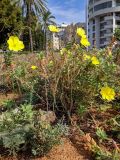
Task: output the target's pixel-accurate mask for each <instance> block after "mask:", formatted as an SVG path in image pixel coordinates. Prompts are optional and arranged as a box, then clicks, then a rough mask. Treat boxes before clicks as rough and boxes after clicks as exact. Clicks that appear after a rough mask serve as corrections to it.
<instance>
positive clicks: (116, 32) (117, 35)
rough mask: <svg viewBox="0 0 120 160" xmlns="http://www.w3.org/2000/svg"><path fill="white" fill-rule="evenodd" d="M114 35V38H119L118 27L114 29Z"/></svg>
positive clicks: (119, 29) (119, 30) (119, 31)
mask: <svg viewBox="0 0 120 160" xmlns="http://www.w3.org/2000/svg"><path fill="white" fill-rule="evenodd" d="M114 37H115V38H116V40H120V28H116V29H115V32H114Z"/></svg>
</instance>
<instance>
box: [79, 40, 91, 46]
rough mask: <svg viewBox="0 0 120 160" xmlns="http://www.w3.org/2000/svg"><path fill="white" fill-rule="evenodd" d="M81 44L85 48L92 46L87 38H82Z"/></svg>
mask: <svg viewBox="0 0 120 160" xmlns="http://www.w3.org/2000/svg"><path fill="white" fill-rule="evenodd" d="M80 43H81V44H82V45H83V46H85V47H88V46H90V42H89V41H88V39H87V38H81V41H80Z"/></svg>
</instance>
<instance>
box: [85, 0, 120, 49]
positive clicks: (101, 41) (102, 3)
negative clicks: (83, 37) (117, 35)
mask: <svg viewBox="0 0 120 160" xmlns="http://www.w3.org/2000/svg"><path fill="white" fill-rule="evenodd" d="M86 13H87V35H88V39H89V41H90V42H91V48H92V47H97V48H104V47H105V46H107V45H108V44H109V43H110V42H111V39H112V36H113V33H114V30H115V28H119V27H120V0H88V4H87V12H86Z"/></svg>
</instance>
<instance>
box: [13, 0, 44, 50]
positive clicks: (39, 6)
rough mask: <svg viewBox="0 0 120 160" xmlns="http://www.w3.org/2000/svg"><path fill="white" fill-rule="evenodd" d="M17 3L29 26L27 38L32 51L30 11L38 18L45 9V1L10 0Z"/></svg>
mask: <svg viewBox="0 0 120 160" xmlns="http://www.w3.org/2000/svg"><path fill="white" fill-rule="evenodd" d="M12 1H13V2H15V3H17V4H18V5H20V6H21V8H22V14H23V16H24V17H26V19H27V22H28V28H29V38H30V50H31V52H32V53H33V39H32V29H31V22H32V13H34V14H35V15H36V16H37V18H38V20H40V17H41V16H43V15H44V13H46V11H47V1H46V0H12Z"/></svg>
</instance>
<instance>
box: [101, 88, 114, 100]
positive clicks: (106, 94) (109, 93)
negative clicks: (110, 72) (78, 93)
mask: <svg viewBox="0 0 120 160" xmlns="http://www.w3.org/2000/svg"><path fill="white" fill-rule="evenodd" d="M100 94H101V95H102V98H103V99H106V100H108V101H111V100H114V99H115V91H114V89H112V88H110V87H108V86H106V87H102V88H101V91H100Z"/></svg>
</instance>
